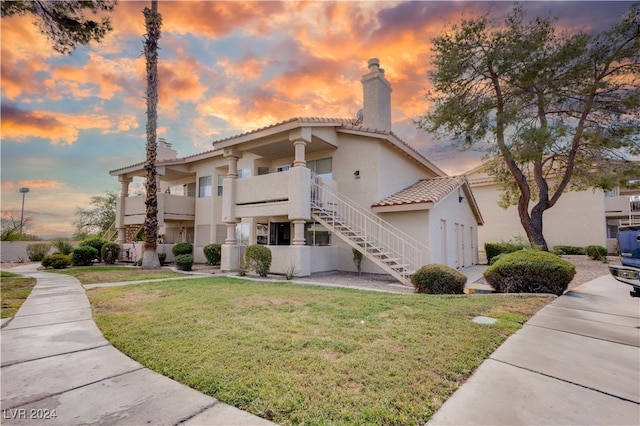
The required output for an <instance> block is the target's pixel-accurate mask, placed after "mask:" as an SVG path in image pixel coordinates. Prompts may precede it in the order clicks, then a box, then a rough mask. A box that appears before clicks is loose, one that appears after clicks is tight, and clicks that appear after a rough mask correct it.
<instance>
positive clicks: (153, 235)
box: [142, 0, 162, 269]
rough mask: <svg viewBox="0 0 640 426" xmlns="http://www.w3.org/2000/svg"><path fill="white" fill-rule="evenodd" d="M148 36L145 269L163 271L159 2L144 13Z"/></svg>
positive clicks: (145, 49) (146, 39) (143, 262)
mask: <svg viewBox="0 0 640 426" xmlns="http://www.w3.org/2000/svg"><path fill="white" fill-rule="evenodd" d="M142 13H143V14H144V19H145V27H146V30H147V33H146V34H145V36H144V55H145V58H146V61H147V159H146V162H145V165H144V169H145V170H146V171H147V182H146V184H145V188H146V190H147V199H146V201H145V205H146V217H145V220H144V240H145V241H144V255H143V258H142V269H160V261H159V260H158V254H157V253H156V248H157V242H158V187H157V184H156V148H157V145H158V144H157V141H156V139H157V134H156V129H157V126H158V110H157V107H158V40H159V39H160V27H161V25H162V16H160V14H159V13H158V1H157V0H152V1H151V9H149V8H147V7H145V8H144V10H143V11H142Z"/></svg>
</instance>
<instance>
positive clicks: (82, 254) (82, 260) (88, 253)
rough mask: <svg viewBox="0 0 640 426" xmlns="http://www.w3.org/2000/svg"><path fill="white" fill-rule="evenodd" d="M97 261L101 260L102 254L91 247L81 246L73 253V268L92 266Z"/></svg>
mask: <svg viewBox="0 0 640 426" xmlns="http://www.w3.org/2000/svg"><path fill="white" fill-rule="evenodd" d="M96 259H100V253H98V250H96V249H95V248H93V247H90V246H79V247H76V248H74V249H73V252H71V263H72V264H73V266H91V265H93V261H94V260H96Z"/></svg>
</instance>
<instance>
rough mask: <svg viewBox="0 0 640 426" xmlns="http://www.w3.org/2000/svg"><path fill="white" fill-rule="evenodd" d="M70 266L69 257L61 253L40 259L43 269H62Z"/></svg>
mask: <svg viewBox="0 0 640 426" xmlns="http://www.w3.org/2000/svg"><path fill="white" fill-rule="evenodd" d="M69 265H71V256H69V255H66V254H62V253H53V254H52V255H49V256H46V257H45V258H44V259H42V266H44V267H45V268H53V269H64V268H66V267H67V266H69Z"/></svg>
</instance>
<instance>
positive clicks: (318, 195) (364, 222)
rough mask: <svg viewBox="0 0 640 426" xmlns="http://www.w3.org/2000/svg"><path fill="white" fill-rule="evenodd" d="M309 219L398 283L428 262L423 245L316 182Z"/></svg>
mask: <svg viewBox="0 0 640 426" xmlns="http://www.w3.org/2000/svg"><path fill="white" fill-rule="evenodd" d="M311 216H312V217H313V219H314V220H315V221H317V222H319V223H321V224H322V225H323V226H325V227H326V228H327V229H329V230H330V231H331V232H332V233H333V234H334V235H336V236H337V237H339V238H340V239H342V240H343V241H344V242H346V243H347V244H349V245H350V246H351V247H352V248H354V249H356V250H358V251H360V252H361V253H362V254H363V255H364V256H365V257H366V258H367V259H369V260H371V261H372V262H373V263H374V264H376V265H378V266H379V267H380V268H382V269H383V270H384V271H386V272H387V273H388V274H390V275H391V276H393V277H394V278H396V279H397V280H398V281H400V282H401V283H402V284H405V285H410V284H411V275H412V274H413V273H414V272H415V271H416V270H417V269H418V268H420V267H421V266H423V265H425V264H426V263H428V260H429V252H430V249H429V248H428V247H427V246H425V245H424V244H422V243H420V242H419V241H417V240H416V239H414V238H413V237H411V236H410V235H408V234H406V233H404V232H403V231H401V230H400V229H398V228H396V227H395V226H393V225H391V224H390V223H388V222H386V221H384V220H383V219H381V218H380V217H378V216H376V215H375V214H373V213H371V212H370V211H369V210H368V209H366V208H364V207H362V206H360V205H358V204H356V203H355V202H353V201H352V200H349V199H348V198H346V197H344V196H342V195H340V194H339V193H337V192H336V191H333V190H332V189H330V188H329V187H328V186H327V185H325V184H323V183H321V181H320V180H315V181H313V182H312V183H311Z"/></svg>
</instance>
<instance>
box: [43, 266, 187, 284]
mask: <svg viewBox="0 0 640 426" xmlns="http://www.w3.org/2000/svg"><path fill="white" fill-rule="evenodd" d="M47 272H53V273H56V274H67V275H72V276H74V277H76V278H77V279H78V280H79V281H80V283H82V284H95V283H118V282H123V281H144V280H153V279H160V278H175V277H180V276H181V274H180V273H178V272H173V271H170V270H167V269H160V270H149V269H140V268H134V267H130V266H86V267H79V268H69V269H49V270H47Z"/></svg>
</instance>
